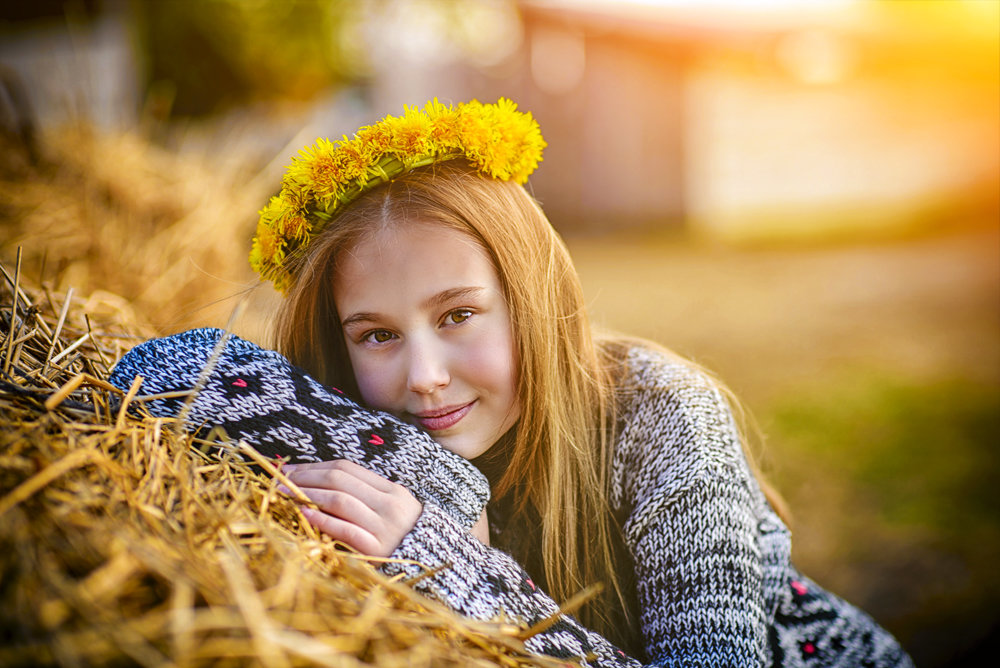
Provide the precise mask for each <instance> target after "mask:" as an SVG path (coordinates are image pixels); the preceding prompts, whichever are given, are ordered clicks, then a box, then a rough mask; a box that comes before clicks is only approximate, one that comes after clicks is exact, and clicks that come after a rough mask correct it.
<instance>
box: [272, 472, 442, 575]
mask: <svg viewBox="0 0 1000 668" xmlns="http://www.w3.org/2000/svg"><path fill="white" fill-rule="evenodd" d="M284 471H285V473H286V474H287V475H288V477H289V479H290V480H291V481H292V482H294V483H295V484H296V485H298V486H299V487H300V488H301V489H302V491H303V492H304V493H305V495H306V496H308V497H309V498H310V499H311V500H312V501H313V502H314V503H316V505H317V506H319V510H316V509H313V508H303V509H302V512H303V514H304V515H305V516H306V519H308V520H309V522H310V523H311V524H312V525H313V526H314V527H316V528H317V529H319V530H320V531H322V532H323V533H325V534H328V535H329V536H331V537H332V538H334V539H335V540H339V541H341V542H342V543H346V544H347V545H350V546H351V547H353V548H354V549H355V550H357V551H358V552H361V553H362V554H367V555H371V556H375V557H388V556H389V555H391V554H392V553H393V551H394V550H395V549H396V548H397V547H398V546H399V543H400V542H401V541H402V540H403V536H405V535H406V534H407V533H409V532H410V530H411V529H413V526H414V525H415V524H416V523H417V518H419V517H420V513H421V512H422V511H423V505H422V504H421V503H420V502H419V501H417V499H416V498H415V497H414V496H413V494H411V493H410V490H408V489H406V488H405V487H403V486H402V485H397V484H396V483H394V482H391V481H389V480H387V479H385V478H383V477H382V476H380V475H378V474H377V473H372V472H371V471H369V470H368V469H366V468H364V467H363V466H358V465H357V464H355V463H353V462H349V461H347V460H346V459H337V460H334V461H329V462H320V463H318V464H295V465H294V466H291V465H290V466H286V467H285V469H284Z"/></svg>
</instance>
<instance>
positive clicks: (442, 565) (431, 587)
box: [382, 503, 640, 668]
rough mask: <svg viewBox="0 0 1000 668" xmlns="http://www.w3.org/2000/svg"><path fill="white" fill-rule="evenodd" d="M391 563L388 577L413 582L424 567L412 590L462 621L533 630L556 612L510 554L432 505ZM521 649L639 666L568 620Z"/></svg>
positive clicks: (605, 663) (605, 664)
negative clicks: (502, 622)
mask: <svg viewBox="0 0 1000 668" xmlns="http://www.w3.org/2000/svg"><path fill="white" fill-rule="evenodd" d="M392 558H393V559H395V560H397V561H390V562H387V563H386V564H384V565H383V566H382V570H383V572H384V573H386V574H387V575H390V576H392V575H398V574H402V575H403V576H404V577H407V578H417V577H419V576H421V575H422V574H424V573H425V567H426V568H429V569H431V570H432V571H434V570H436V572H435V573H434V575H433V576H432V577H425V578H422V579H420V580H418V581H417V582H416V583H415V584H414V588H415V589H417V590H418V591H421V592H422V593H424V594H426V595H428V596H430V597H431V598H434V599H436V600H439V601H441V602H442V603H444V604H445V605H447V606H449V607H450V608H451V609H452V610H455V611H456V612H458V613H460V614H462V615H465V616H466V617H471V618H473V619H477V620H481V621H490V620H496V619H498V618H507V619H513V620H515V621H518V622H521V623H523V624H526V625H528V626H532V625H534V624H536V623H538V622H540V621H542V620H545V619H548V618H549V617H551V616H552V615H554V614H556V613H557V612H558V610H559V606H558V605H556V603H555V601H553V600H552V599H551V598H550V597H549V596H548V595H547V594H546V593H545V592H543V591H541V590H540V589H539V588H538V587H537V586H535V584H534V582H533V581H532V579H531V576H530V575H528V573H527V572H525V570H524V569H523V568H522V567H521V566H520V565H519V564H518V563H517V562H516V561H515V560H514V559H513V558H512V557H511V556H510V555H508V554H507V553H505V552H502V551H500V550H498V549H495V548H491V547H487V546H486V545H483V544H482V543H481V542H479V540H477V539H476V538H475V537H474V536H473V535H472V534H471V533H469V532H468V531H467V530H465V529H462V527H461V526H460V525H459V524H458V523H456V522H455V520H454V518H453V517H451V516H450V515H449V514H448V513H446V512H444V511H442V510H441V509H440V508H438V507H437V506H435V505H434V504H431V503H425V504H424V510H423V513H422V514H421V515H420V518H419V519H418V520H417V524H416V526H415V527H414V528H413V530H412V531H410V533H408V534H407V535H406V536H405V537H404V538H403V541H402V543H400V545H399V547H397V548H396V551H395V552H394V553H393V555H392ZM413 562H418V563H413ZM525 646H526V647H527V649H528V650H530V651H532V652H535V653H537V654H544V655H547V656H552V657H556V658H566V659H570V658H581V657H588V656H590V657H591V660H590V661H589V662H587V663H586V665H590V666H600V667H602V668H604V667H611V666H629V667H633V668H635V667H638V666H640V662H639V661H637V660H635V659H633V658H630V657H628V656H626V655H625V653H624V652H622V651H621V650H620V649H618V648H617V647H615V646H614V645H612V644H611V643H610V642H609V641H608V640H606V639H605V638H603V637H602V636H600V635H599V634H597V633H595V632H593V631H590V630H588V629H586V628H584V627H583V626H582V625H581V624H580V623H579V622H577V621H576V620H575V619H574V618H572V617H570V616H568V615H563V616H562V617H560V619H559V620H558V621H557V622H556V623H555V624H553V625H552V626H550V627H549V628H547V629H546V630H545V631H543V632H541V633H539V634H537V635H535V636H532V637H531V638H529V639H528V640H527V641H526V642H525Z"/></svg>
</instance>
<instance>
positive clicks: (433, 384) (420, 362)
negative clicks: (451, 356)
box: [406, 343, 451, 394]
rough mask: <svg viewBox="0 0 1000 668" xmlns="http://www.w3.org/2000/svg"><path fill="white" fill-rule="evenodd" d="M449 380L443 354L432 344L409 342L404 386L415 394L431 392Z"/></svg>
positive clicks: (446, 383) (444, 385) (440, 387)
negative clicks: (409, 348)
mask: <svg viewBox="0 0 1000 668" xmlns="http://www.w3.org/2000/svg"><path fill="white" fill-rule="evenodd" d="M449 382H451V377H450V375H449V374H448V367H447V364H446V363H445V356H444V355H443V354H442V351H440V350H437V349H436V348H435V346H434V345H433V344H430V343H423V344H411V352H410V367H409V373H408V375H407V378H406V386H407V389H409V390H410V391H411V392H416V393H417V394H431V393H433V392H435V391H437V390H440V389H442V388H444V387H446V386H447V385H448V383H449Z"/></svg>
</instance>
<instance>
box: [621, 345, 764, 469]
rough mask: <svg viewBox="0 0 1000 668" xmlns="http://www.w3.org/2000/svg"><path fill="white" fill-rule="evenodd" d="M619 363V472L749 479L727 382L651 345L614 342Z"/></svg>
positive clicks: (667, 351)
mask: <svg viewBox="0 0 1000 668" xmlns="http://www.w3.org/2000/svg"><path fill="white" fill-rule="evenodd" d="M605 349H606V350H612V351H613V353H612V355H613V358H614V359H615V360H616V367H617V370H616V373H615V378H616V380H615V395H616V412H617V418H618V419H617V427H616V437H615V452H614V456H613V460H614V464H615V465H614V468H615V472H616V474H618V475H619V476H625V477H626V478H630V477H635V476H639V477H644V476H646V475H649V474H650V472H655V475H653V477H654V478H656V479H658V480H660V481H661V482H663V481H670V483H671V486H679V487H686V486H688V485H690V484H693V482H694V481H695V480H696V479H701V478H703V476H706V475H708V476H712V477H715V476H722V477H725V478H728V479H734V478H736V479H741V480H746V479H747V478H748V477H750V476H749V470H748V468H747V462H746V460H745V457H744V454H743V447H742V440H743V439H742V435H741V430H740V429H739V427H738V426H737V421H736V418H735V416H734V412H733V410H732V407H731V403H730V400H729V399H728V392H727V391H726V390H725V388H724V386H723V385H722V384H721V382H719V381H718V380H716V379H715V378H714V377H713V376H712V375H711V374H710V373H709V372H707V371H705V370H704V369H702V368H700V367H699V366H697V365H696V364H694V363H692V362H689V361H688V360H685V359H683V358H682V357H680V356H679V355H677V354H675V353H673V352H671V351H669V350H667V349H665V348H663V347H661V346H658V345H656V344H654V343H650V342H646V341H642V340H635V339H618V340H615V341H612V342H610V345H606V346H605Z"/></svg>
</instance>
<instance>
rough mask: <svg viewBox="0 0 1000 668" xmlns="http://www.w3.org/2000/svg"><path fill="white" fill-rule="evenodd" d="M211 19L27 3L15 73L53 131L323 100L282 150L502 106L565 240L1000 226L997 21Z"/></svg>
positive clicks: (696, 16)
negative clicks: (516, 118)
mask: <svg viewBox="0 0 1000 668" xmlns="http://www.w3.org/2000/svg"><path fill="white" fill-rule="evenodd" d="M202 4H203V5H204V6H203V7H201V8H200V9H199V11H197V12H195V11H193V10H192V5H191V3H186V2H177V3H143V2H124V1H119V2H114V1H110V0H109V1H108V2H97V1H96V0H94V1H91V2H76V3H64V2H61V1H46V2H41V3H31V5H30V6H28V5H20V6H19V7H18V8H17V9H16V10H15V11H13V12H11V11H8V12H7V13H8V19H7V22H6V24H5V25H6V30H5V33H4V34H5V36H4V39H3V43H2V46H0V61H2V62H3V63H4V64H5V66H6V67H7V68H8V72H10V73H12V74H13V75H16V76H17V77H18V79H19V80H20V82H21V84H22V86H24V87H25V88H27V94H28V95H27V96H28V103H29V104H30V106H31V109H32V114H33V116H34V118H36V119H37V120H38V121H39V122H42V123H48V122H51V121H54V120H58V119H61V118H62V119H64V118H66V117H67V116H85V117H87V118H90V119H93V120H94V121H95V122H97V123H98V124H100V125H102V126H105V127H108V126H115V125H117V126H121V125H130V124H135V123H136V122H137V121H138V120H139V118H140V117H142V118H144V119H146V120H153V119H157V118H176V117H204V116H206V115H208V114H218V113H229V114H241V115H243V116H246V115H247V114H248V113H249V112H248V110H247V109H248V107H247V105H248V104H250V105H257V106H256V108H257V109H258V110H259V111H260V112H261V113H263V106H264V105H265V104H266V103H268V102H270V103H272V104H274V102H275V100H284V101H285V102H286V103H287V102H289V101H297V102H300V103H310V110H309V111H308V112H304V111H300V113H299V114H298V115H295V114H291V115H289V116H288V117H286V118H285V120H284V122H283V123H277V124H275V123H274V122H273V118H274V117H273V108H272V109H271V110H270V111H271V112H272V114H271V117H270V118H269V119H268V120H267V122H263V121H262V122H261V123H260V124H259V125H260V127H259V128H258V129H259V130H260V131H262V132H263V134H264V136H263V137H261V133H260V132H255V133H253V137H254V139H255V140H256V143H257V146H259V147H261V146H264V144H262V143H261V140H262V139H267V138H270V140H271V141H270V146H268V147H267V148H273V150H275V151H277V150H280V148H281V147H282V145H283V144H284V143H285V142H286V141H288V139H289V138H290V137H292V136H295V132H296V131H298V130H300V129H301V126H303V125H305V126H307V130H308V131H310V132H308V134H306V136H307V137H308V138H309V139H312V138H314V136H313V135H315V136H319V135H323V136H339V135H340V134H343V133H345V132H351V131H352V130H353V129H354V128H355V127H356V126H357V123H356V121H363V120H364V119H371V118H375V117H378V116H380V115H383V114H385V113H395V112H398V111H399V110H400V109H402V106H403V105H404V104H417V105H419V104H422V103H423V102H424V101H426V100H427V99H430V98H432V97H438V98H440V99H442V100H454V101H460V100H465V99H468V98H471V97H478V98H480V99H484V100H493V99H495V98H496V97H499V96H501V95H503V96H507V97H510V98H512V99H514V100H515V101H517V102H519V103H520V104H521V106H522V107H523V108H525V109H530V110H531V111H532V112H533V113H534V115H535V116H536V117H537V118H538V119H539V121H540V122H541V124H542V126H543V128H545V132H546V137H547V138H548V141H549V144H550V146H549V149H548V151H547V153H546V158H545V167H544V169H542V170H540V171H539V172H538V175H537V177H536V178H535V179H533V188H534V192H535V193H536V195H537V196H538V197H539V198H540V199H541V200H542V202H543V203H544V205H545V207H546V210H547V211H548V212H549V214H550V216H551V217H552V218H553V220H554V221H555V223H556V224H557V226H558V227H559V228H560V229H562V230H564V231H568V232H575V231H596V230H601V229H603V228H606V227H607V226H608V225H613V226H616V227H626V228H643V229H649V228H657V229H663V228H668V229H669V228H676V227H687V228H688V229H690V230H691V231H694V232H697V233H699V234H703V235H707V236H709V237H717V238H724V239H759V238H762V237H785V238H788V237H791V238H800V237H807V238H808V237H815V236H823V237H828V236H830V235H831V234H833V235H837V234H840V235H843V234H859V233H860V234H867V235H869V236H872V235H878V234H881V233H883V232H884V231H885V230H886V228H887V227H888V228H893V229H895V228H898V227H900V226H908V225H913V224H914V222H915V221H918V220H919V221H920V222H922V223H924V224H928V223H933V222H940V221H934V220H933V219H934V218H935V216H938V215H939V214H940V211H941V210H942V209H946V208H949V207H951V206H953V205H954V204H955V202H957V201H962V202H965V203H967V204H969V205H974V204H973V203H976V202H978V203H979V204H980V205H981V206H983V207H988V206H995V199H996V187H995V185H996V184H995V177H996V174H997V173H998V170H1000V157H998V151H997V150H996V147H997V146H998V145H1000V135H998V123H997V118H998V117H1000V102H998V97H1000V95H998V92H997V57H996V56H997V54H996V40H997V31H998V30H1000V27H998V24H997V11H998V9H997V3H996V2H994V1H993V0H953V1H936V0H926V1H924V0H915V1H908V0H886V1H883V2H878V1H870V2H861V1H851V0H825V1H822V2H788V1H784V2H783V1H780V0H779V1H775V0H770V1H764V2H738V1H731V2H707V3H696V2H685V1H684V0H673V1H671V0H665V1H664V2H625V1H618V2H616V1H614V0H523V1H522V2H519V3H514V2H506V1H501V0H495V1H486V0H483V1H473V2H454V1H450V0H414V1H412V2H388V1H379V2H360V3H348V2H336V1H331V2H305V3H279V2H267V1H256V2H239V1H237V0H233V1H231V2H230V1H220V0H216V1H214V2H208V3H202ZM55 17H58V24H55V25H54V22H52V21H44V19H51V18H55ZM8 78H9V77H8ZM9 106H10V103H9V102H8V104H7V105H6V108H5V111H6V112H7V113H8V115H9V113H10V111H11V110H10V108H9ZM305 114H307V116H304V115H305ZM231 139H232V138H231V137H229V138H227V141H230V140H231ZM258 150H263V149H258Z"/></svg>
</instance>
